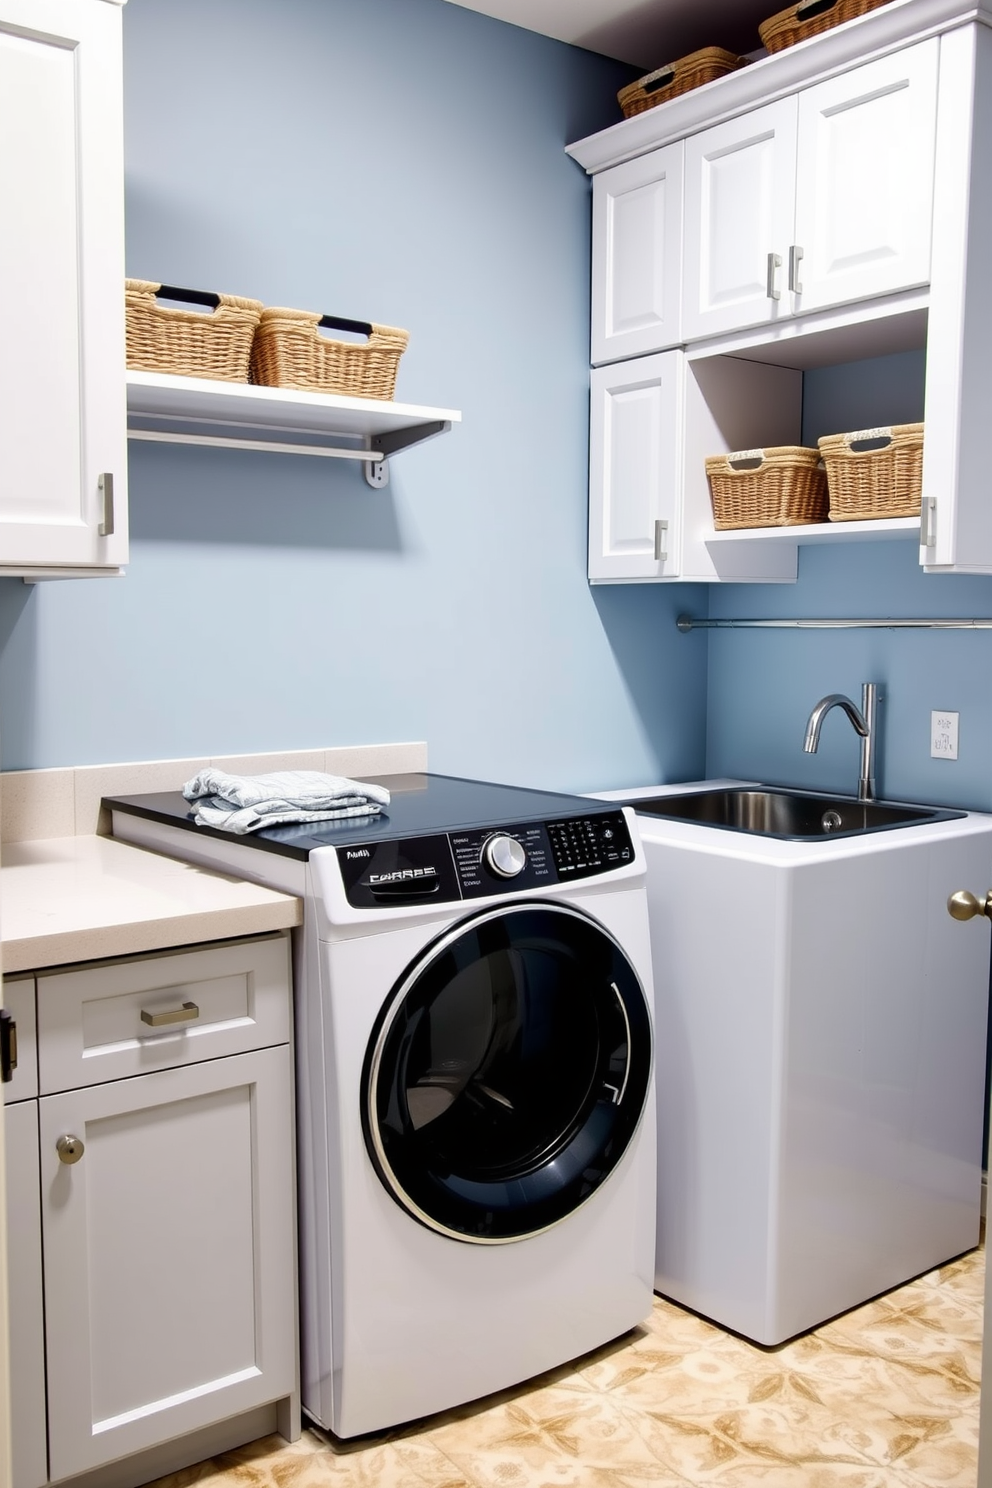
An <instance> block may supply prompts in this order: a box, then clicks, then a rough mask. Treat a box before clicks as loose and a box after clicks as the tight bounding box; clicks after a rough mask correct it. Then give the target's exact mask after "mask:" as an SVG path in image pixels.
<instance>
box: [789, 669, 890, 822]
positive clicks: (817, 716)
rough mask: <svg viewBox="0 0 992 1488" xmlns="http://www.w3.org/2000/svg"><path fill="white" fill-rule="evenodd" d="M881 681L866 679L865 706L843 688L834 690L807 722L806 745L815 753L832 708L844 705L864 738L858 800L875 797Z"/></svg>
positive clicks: (862, 688) (804, 747)
mask: <svg viewBox="0 0 992 1488" xmlns="http://www.w3.org/2000/svg"><path fill="white" fill-rule="evenodd" d="M878 699H879V692H878V684H877V683H875V682H864V683H862V686H861V707H860V708H857V707H855V705H854V703H852V702H851V699H850V698H849V697H845V696H844V694H843V693H842V692H831V693H828V694H827V696H826V697H823V698H821V699H820V701H819V702H818V703H817V705H816V707H815V708H814V709H813V711H812V713H811V714H810V715H809V719H808V720H807V723H806V737H805V739H804V740H803V749H805V751H806V753H807V754H815V753H816V751H817V747H818V745H819V743H820V729H821V728H822V727H823V720H824V719H825V718H826V716H827V714H828V713H829V712H830V710H831V708H841V709H843V711H844V712H845V713H846V714H847V716H848V718H849V719H850V721H851V725H852V727H853V729H854V731H855V733H856V734H857V735H858V737H859V738H860V740H861V772H860V776H859V779H858V800H859V801H873V800H874V799H875V720H876V715H877V710H878Z"/></svg>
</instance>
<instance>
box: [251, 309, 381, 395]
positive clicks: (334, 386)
mask: <svg viewBox="0 0 992 1488" xmlns="http://www.w3.org/2000/svg"><path fill="white" fill-rule="evenodd" d="M321 327H323V328H324V329H326V330H339V331H354V332H356V333H357V334H359V335H363V336H366V337H367V338H368V339H367V340H366V341H335V340H333V339H332V338H331V337H329V336H322V335H320V328H321ZM408 340H409V332H408V331H400V330H396V329H395V327H393V326H382V325H372V324H371V323H370V322H369V321H364V320H342V319H341V318H340V317H339V316H335V315H317V314H315V313H313V312H311V311H309V310H279V309H268V308H267V309H265V310H263V311H262V315H261V319H260V321H259V324H258V330H257V331H256V332H255V341H254V345H253V346H252V352H251V377H252V381H253V382H257V383H261V384H263V385H264V386H266V387H283V388H301V389H304V390H306V391H308V392H316V393H340V394H344V395H345V396H348V397H354V398H384V399H386V400H387V401H389V400H390V399H391V398H392V396H393V392H394V390H395V388H396V373H397V369H398V368H399V362H400V357H401V356H402V355H403V352H404V350H405V348H406V343H407V341H408Z"/></svg>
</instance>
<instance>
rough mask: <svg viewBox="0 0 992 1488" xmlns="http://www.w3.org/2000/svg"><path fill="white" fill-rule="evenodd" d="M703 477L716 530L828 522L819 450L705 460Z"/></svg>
mask: <svg viewBox="0 0 992 1488" xmlns="http://www.w3.org/2000/svg"><path fill="white" fill-rule="evenodd" d="M706 474H707V476H708V477H709V482H710V491H711V493H712V496H713V525H714V527H716V528H717V530H718V531H724V530H725V529H727V528H731V527H796V526H801V525H804V524H807V523H810V522H823V521H825V520H826V515H827V483H826V478H825V476H824V472H823V467H822V464H821V462H820V452H819V450H815V449H805V448H803V447H802V446H800V445H792V444H787V445H779V446H778V447H777V448H774V449H755V450H737V451H736V452H735V453H733V454H729V455H709V456H707V459H706Z"/></svg>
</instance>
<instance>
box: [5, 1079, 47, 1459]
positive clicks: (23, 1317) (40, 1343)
mask: <svg viewBox="0 0 992 1488" xmlns="http://www.w3.org/2000/svg"><path fill="white" fill-rule="evenodd" d="M4 1152H5V1155H6V1160H7V1266H8V1300H9V1305H10V1357H11V1364H12V1368H11V1372H10V1429H11V1448H12V1452H13V1462H14V1476H13V1480H12V1481H13V1488H40V1485H41V1484H42V1483H47V1482H48V1444H47V1440H46V1435H45V1313H44V1304H43V1300H42V1282H41V1202H40V1195H39V1192H38V1102H37V1101H35V1100H25V1101H17V1102H15V1103H14V1104H13V1105H9V1106H7V1108H6V1110H5V1111H4Z"/></svg>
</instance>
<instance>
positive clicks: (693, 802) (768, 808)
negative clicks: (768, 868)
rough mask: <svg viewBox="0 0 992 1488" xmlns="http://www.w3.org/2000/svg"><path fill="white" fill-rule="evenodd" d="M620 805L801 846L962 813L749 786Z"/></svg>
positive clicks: (646, 812)
mask: <svg viewBox="0 0 992 1488" xmlns="http://www.w3.org/2000/svg"><path fill="white" fill-rule="evenodd" d="M624 805H626V806H632V807H633V808H634V810H635V811H636V812H638V813H640V814H641V815H646V816H664V817H668V818H671V819H673V820H675V821H686V822H698V823H699V824H700V825H702V826H706V827H722V828H724V829H726V830H727V831H731V832H754V833H758V834H760V835H761V836H763V837H784V838H789V839H791V840H793V841H800V842H802V841H807V840H815V839H817V838H823V837H853V836H855V835H860V834H861V833H864V832H883V831H885V830H886V829H887V828H890V827H907V826H913V825H914V824H916V823H918V822H933V821H950V820H952V819H954V818H958V817H962V816H964V815H965V813H964V812H963V811H943V810H938V809H937V808H934V807H926V806H903V805H901V804H898V803H895V802H890V801H869V802H864V801H856V800H853V799H852V798H851V797H850V796H819V795H814V794H812V793H808V792H806V791H793V790H777V789H773V788H764V787H749V786H740V787H736V786H735V787H719V788H717V789H714V790H704V791H692V792H689V793H687V794H686V795H677V796H649V797H640V798H638V799H631V800H629V801H625V802H624Z"/></svg>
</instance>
